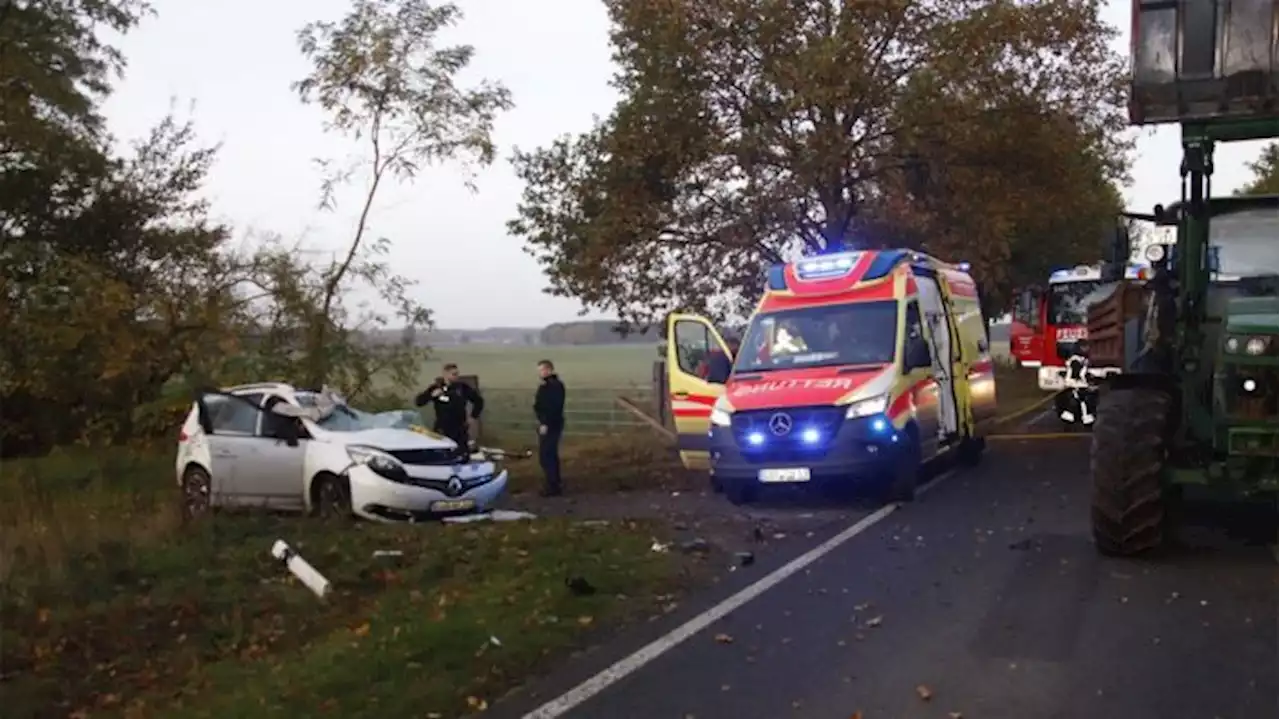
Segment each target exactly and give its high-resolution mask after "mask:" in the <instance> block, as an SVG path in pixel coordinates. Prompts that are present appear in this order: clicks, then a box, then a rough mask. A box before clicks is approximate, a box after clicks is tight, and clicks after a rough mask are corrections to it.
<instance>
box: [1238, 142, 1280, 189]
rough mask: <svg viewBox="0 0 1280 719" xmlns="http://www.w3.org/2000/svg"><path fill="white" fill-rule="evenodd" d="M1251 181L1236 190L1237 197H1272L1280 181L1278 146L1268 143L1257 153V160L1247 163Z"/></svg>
mask: <svg viewBox="0 0 1280 719" xmlns="http://www.w3.org/2000/svg"><path fill="white" fill-rule="evenodd" d="M1249 171H1250V172H1252V173H1253V179H1252V180H1250V181H1249V182H1248V183H1246V184H1245V186H1244V187H1241V188H1240V189H1238V190H1236V194H1237V195H1274V194H1277V193H1278V192H1280V189H1277V187H1278V185H1277V182H1278V179H1280V145H1277V144H1276V143H1274V142H1268V143H1267V144H1266V145H1265V146H1263V148H1262V152H1260V153H1258V159H1257V160H1254V161H1253V162H1251V163H1249Z"/></svg>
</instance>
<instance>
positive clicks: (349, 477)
mask: <svg viewBox="0 0 1280 719" xmlns="http://www.w3.org/2000/svg"><path fill="white" fill-rule="evenodd" d="M411 418H412V419H411ZM415 419H416V412H388V413H381V414H371V413H368V412H363V411H361V410H358V409H355V408H352V407H350V406H348V405H347V403H346V401H345V400H343V399H342V397H341V396H339V395H337V394H336V393H334V392H332V391H331V390H328V389H325V390H320V391H309V390H300V389H295V388H294V387H292V386H290V385H288V384H277V383H269V384H252V385H241V386H237V387H230V388H227V389H223V390H216V391H215V390H209V391H203V392H200V393H199V394H198V395H197V398H196V401H195V403H194V404H193V406H192V408H191V412H190V413H189V414H188V416H187V419H186V422H185V423H184V424H183V426H182V431H181V433H180V434H179V436H178V459H177V466H176V470H177V477H178V484H179V486H180V487H181V488H182V492H183V497H184V500H185V505H184V506H185V510H186V512H187V514H188V515H191V516H195V515H199V514H202V513H204V512H205V511H207V510H209V509H210V508H212V507H262V508H268V509H278V510H294V511H306V512H309V513H312V514H318V515H334V514H336V515H351V514H355V515H356V516H359V517H363V518H365V519H372V520H384V521H391V520H408V521H414V520H418V519H427V518H431V517H437V516H447V515H458V514H466V513H470V512H475V511H484V510H487V509H489V508H491V507H492V505H493V503H494V502H495V501H496V500H497V499H498V498H499V497H500V496H501V495H502V493H503V491H504V490H505V489H506V486H507V472H506V470H500V469H499V467H498V466H497V465H496V464H495V462H494V461H493V460H494V459H495V458H500V457H498V456H497V455H496V454H490V453H486V452H484V451H481V452H477V453H475V454H470V453H468V452H467V450H466V449H465V448H459V447H458V446H457V444H456V443H454V442H453V441H452V440H450V439H447V438H444V437H440V436H438V435H435V434H432V433H430V432H427V431H426V430H425V429H423V428H421V427H414V424H413V423H414V421H415Z"/></svg>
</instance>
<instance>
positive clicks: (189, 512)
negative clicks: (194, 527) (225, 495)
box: [182, 464, 213, 522]
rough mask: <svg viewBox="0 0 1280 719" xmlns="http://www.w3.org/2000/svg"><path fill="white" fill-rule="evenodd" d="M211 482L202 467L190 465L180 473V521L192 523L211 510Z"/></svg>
mask: <svg viewBox="0 0 1280 719" xmlns="http://www.w3.org/2000/svg"><path fill="white" fill-rule="evenodd" d="M212 487H213V480H212V479H211V478H210V477H209V473H208V472H206V471H205V469H204V467H201V466H199V465H195V464H193V465H191V466H189V467H187V469H186V471H185V472H183V473H182V519H183V520H184V521H187V522H194V521H195V520H197V519H200V518H201V517H203V516H205V515H206V514H208V513H209V512H210V511H211V510H212V509H213V497H212Z"/></svg>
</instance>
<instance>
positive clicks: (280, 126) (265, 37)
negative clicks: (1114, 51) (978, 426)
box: [107, 0, 1260, 328]
mask: <svg viewBox="0 0 1280 719" xmlns="http://www.w3.org/2000/svg"><path fill="white" fill-rule="evenodd" d="M152 2H153V3H154V6H155V9H156V11H157V15H156V17H153V18H151V19H149V20H147V21H146V22H145V23H144V24H143V25H142V26H141V27H140V28H138V29H137V30H135V31H134V32H133V33H131V34H130V35H128V36H127V37H126V38H125V39H124V40H123V41H122V43H121V47H122V50H123V51H124V53H125V55H126V57H127V59H128V62H129V68H128V71H127V74H126V76H125V79H124V81H123V82H122V83H121V84H120V85H119V87H118V89H117V91H116V93H115V94H114V95H113V96H112V98H111V99H110V101H109V103H108V105H107V117H108V119H109V122H110V125H111V128H112V131H113V132H114V133H115V134H116V135H117V136H118V137H120V138H122V139H125V140H129V139H134V138H137V137H139V136H141V135H143V134H144V133H145V132H146V131H147V130H148V129H149V128H150V127H151V126H153V125H154V124H155V123H156V122H157V121H158V120H159V119H160V118H162V117H163V116H164V115H165V114H166V113H167V112H169V111H170V109H171V108H176V109H177V111H178V112H179V115H180V116H189V117H191V118H193V119H194V120H195V121H196V123H197V128H198V130H199V132H200V135H201V136H202V137H203V138H204V139H205V140H206V141H208V142H211V143H212V142H218V143H222V151H221V155H220V156H219V159H218V164H217V166H216V168H215V169H214V171H213V175H212V177H211V178H210V182H209V189H208V194H209V197H210V198H211V200H212V201H213V206H214V211H215V214H216V216H217V217H218V218H219V219H221V220H224V221H226V222H228V223H230V224H232V225H233V226H235V227H236V228H237V230H238V231H240V232H246V231H250V230H252V231H256V232H274V233H279V234H281V235H284V236H285V237H289V238H304V239H305V241H306V243H307V244H308V245H310V246H312V247H316V248H333V247H336V246H338V245H340V244H341V243H342V242H343V240H344V239H345V238H347V237H349V236H350V232H351V228H352V226H353V224H354V220H353V215H354V213H355V212H357V211H358V205H357V199H356V198H354V197H351V198H350V199H347V200H345V202H344V204H342V205H341V206H340V207H339V209H338V211H337V212H335V213H322V212H318V211H316V209H315V205H316V200H317V197H318V186H319V185H318V183H319V179H318V173H317V171H316V169H315V167H314V165H313V163H312V160H313V159H314V158H319V157H328V158H340V157H343V156H346V155H347V154H348V153H349V152H350V151H351V145H349V144H348V143H347V142H346V141H344V140H342V139H339V138H337V137H332V136H326V135H325V134H324V133H323V131H322V129H321V116H320V115H319V114H318V112H317V111H315V110H313V109H311V108H307V107H303V106H302V105H301V104H300V103H299V102H298V100H297V99H296V97H295V96H294V94H293V93H292V92H290V90H289V84H290V82H292V81H294V80H297V79H299V78H300V77H302V76H303V75H304V74H305V73H306V72H307V69H308V68H307V65H306V63H305V62H304V61H303V59H302V57H301V56H300V55H299V53H298V51H297V48H296V44H295V40H294V38H295V33H296V31H297V30H298V28H300V27H301V26H302V25H303V24H305V23H306V22H309V21H312V20H318V19H336V18H338V17H341V15H342V14H343V12H344V11H345V10H346V8H347V7H348V3H347V2H346V1H345V0H271V1H270V2H261V0H258V1H255V2H250V1H249V0H222V2H218V3H198V2H191V1H190V0H152ZM459 4H460V5H461V7H462V9H463V11H464V12H465V18H464V19H463V22H462V23H461V25H460V26H459V27H458V28H457V29H456V31H455V32H453V33H451V34H450V35H449V36H447V39H448V40H450V41H454V42H465V43H470V44H472V45H474V46H475V48H476V58H475V61H474V63H473V65H472V68H471V71H470V73H471V74H472V75H473V76H475V77H488V78H492V79H497V80H501V81H502V82H504V83H506V85H507V86H508V87H509V88H510V89H511V91H512V94H513V95H514V99H515V103H516V108H515V109H514V110H513V111H511V112H509V113H507V114H505V115H504V116H502V117H501V118H500V120H499V122H498V125H497V131H496V140H497V143H498V146H499V147H500V148H502V149H503V152H504V157H503V159H502V160H500V161H499V162H497V163H495V164H494V165H493V166H492V167H491V168H489V169H487V170H485V171H484V172H483V173H482V174H481V175H480V177H479V178H478V186H479V191H478V192H477V193H475V194H471V193H469V192H468V191H467V190H466V189H464V188H463V186H462V184H461V183H460V182H459V179H458V178H459V176H458V174H457V171H456V170H455V169H452V168H448V167H442V168H437V169H433V170H430V171H428V172H425V173H423V174H422V175H421V176H420V177H419V178H418V180H417V182H416V183H415V184H413V185H412V186H405V187H394V188H389V189H388V190H387V191H385V192H384V193H383V195H382V199H381V202H380V203H379V204H378V206H377V208H376V213H375V217H374V222H373V231H374V232H375V233H376V234H378V235H383V236H387V237H390V238H392V239H393V240H394V249H393V251H392V260H393V261H394V263H395V266H396V268H397V269H398V270H399V271H400V272H402V273H404V274H406V275H408V276H410V277H412V278H415V279H417V280H419V281H420V285H419V287H418V289H417V292H419V293H420V299H421V300H422V301H423V302H424V303H425V304H427V306H429V307H431V308H432V309H433V310H434V311H435V318H436V323H437V325H438V326H441V327H453V328H462V327H466V328H479V327H487V326H494V325H504V326H541V325H544V324H547V323H549V322H555V321H564V320H571V319H573V318H575V317H576V314H577V310H578V309H579V305H578V303H577V302H575V301H573V300H566V299H560V298H555V297H550V296H548V295H546V294H544V293H543V292H542V289H543V287H544V286H545V282H544V280H543V277H542V274H541V271H540V269H539V267H538V265H537V263H536V262H535V261H534V260H533V258H532V257H530V256H528V255H527V254H525V253H524V252H523V251H522V249H521V243H520V242H519V241H518V240H517V239H515V238H512V237H509V236H508V235H507V234H506V230H505V222H506V220H508V219H510V218H511V217H512V215H513V214H514V212H515V206H516V202H517V200H518V199H519V196H520V190H521V187H520V184H519V183H518V182H517V181H516V178H515V176H514V173H513V172H512V170H511V166H510V164H509V163H508V162H507V160H506V156H509V154H510V149H511V148H512V147H513V146H519V147H521V148H526V149H531V148H533V147H535V146H537V145H542V144H546V143H547V142H550V141H551V140H552V139H553V138H555V137H556V136H558V135H560V134H563V133H569V132H581V131H583V130H586V129H588V128H589V127H590V126H591V124H592V117H593V115H598V116H604V115H607V114H608V113H609V111H610V110H611V109H612V107H613V105H614V103H615V102H616V100H617V95H616V93H615V92H614V91H613V90H612V89H611V88H610V87H609V86H608V81H609V77H610V75H611V74H612V71H613V68H612V64H611V62H610V59H609V45H608V22H607V18H606V16H605V10H604V5H603V3H602V2H600V0H542V1H541V2H536V3H535V2H511V0H461V2H460V3H459ZM1129 8H1130V3H1129V2H1128V1H1127V0H1111V2H1110V3H1109V7H1108V11H1107V12H1108V14H1109V20H1110V21H1111V22H1112V23H1113V24H1115V25H1117V26H1119V27H1121V28H1124V29H1125V31H1126V37H1124V38H1122V42H1123V45H1124V48H1127V44H1128V37H1127V29H1128V27H1129ZM1126 54H1127V50H1126ZM175 103H176V106H175ZM192 105H193V107H191V109H190V113H189V114H188V108H189V107H190V106H192ZM1259 147H1260V143H1235V144H1234V146H1232V145H1221V146H1219V149H1218V151H1217V156H1216V172H1215V175H1214V178H1215V186H1216V187H1219V188H1234V187H1236V186H1238V185H1240V184H1242V183H1243V182H1244V181H1245V180H1246V178H1247V176H1248V173H1247V171H1246V170H1245V169H1244V164H1245V162H1246V161H1248V160H1251V159H1253V158H1254V157H1255V156H1256V154H1257V152H1258V149H1259ZM1138 149H1139V157H1138V159H1137V163H1136V166H1135V168H1134V179H1135V183H1134V185H1133V186H1132V187H1130V188H1128V190H1127V191H1126V193H1125V196H1126V199H1127V200H1128V202H1129V203H1130V206H1131V207H1134V208H1142V209H1144V210H1145V209H1148V208H1150V207H1151V206H1152V205H1153V204H1155V203H1156V202H1168V201H1170V200H1171V199H1176V197H1177V194H1178V174H1177V170H1178V161H1179V158H1180V152H1179V147H1178V131H1177V129H1176V128H1172V127H1170V128H1163V129H1161V130H1159V131H1157V132H1147V133H1145V134H1144V135H1143V137H1142V138H1141V139H1140V141H1139V145H1138ZM460 260H463V261H466V262H467V264H468V266H470V267H472V268H474V269H470V270H468V271H466V272H463V271H459V268H458V265H457V264H456V263H457V262H458V261H460Z"/></svg>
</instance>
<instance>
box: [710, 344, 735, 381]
mask: <svg viewBox="0 0 1280 719" xmlns="http://www.w3.org/2000/svg"><path fill="white" fill-rule="evenodd" d="M725 344H727V345H728V346H729V351H728V352H725V351H724V350H722V349H720V345H716V346H715V347H713V348H711V353H710V354H709V355H708V356H707V373H706V375H705V376H704V377H703V379H705V380H706V381H708V382H710V383H712V384H725V383H726V382H728V381H729V375H730V374H732V373H733V360H734V358H735V357H737V356H738V349H739V348H740V346H741V343H740V342H739V341H738V338H736V337H730V338H729V339H727V340H725Z"/></svg>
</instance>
